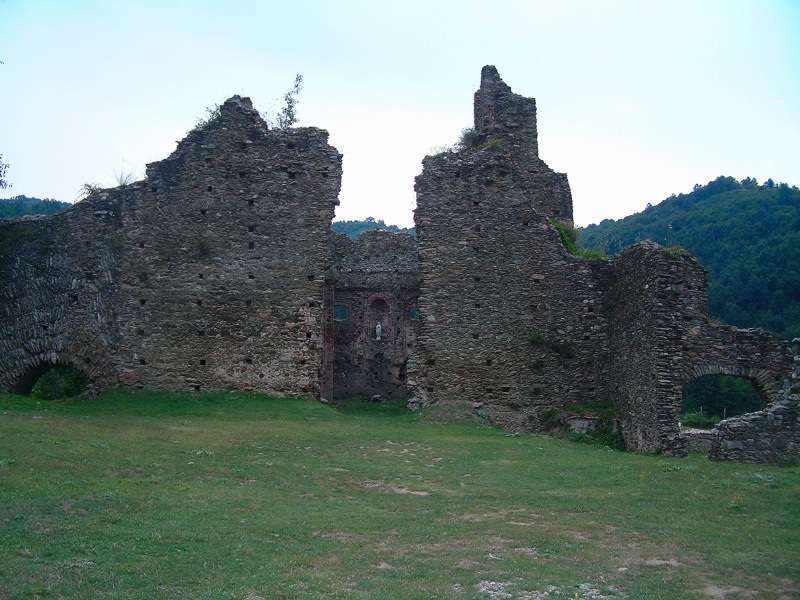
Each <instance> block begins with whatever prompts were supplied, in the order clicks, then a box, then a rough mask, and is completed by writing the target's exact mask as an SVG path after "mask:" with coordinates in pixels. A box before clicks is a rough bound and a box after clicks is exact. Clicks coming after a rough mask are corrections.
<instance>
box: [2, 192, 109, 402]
mask: <svg viewBox="0 0 800 600" xmlns="http://www.w3.org/2000/svg"><path fill="white" fill-rule="evenodd" d="M123 193H124V192H123V191H117V192H115V193H113V194H108V195H106V196H104V197H102V198H100V197H96V198H94V199H93V200H92V201H88V200H87V201H84V202H81V203H79V204H77V205H75V206H74V207H73V208H72V209H71V210H69V211H67V212H64V213H61V214H57V215H52V216H46V217H26V218H24V219H20V220H15V221H0V389H3V390H8V391H13V392H17V393H20V394H27V393H29V392H30V390H31V388H32V387H33V385H34V384H35V383H36V381H37V380H38V378H39V377H40V376H41V375H42V374H43V373H44V372H45V371H46V370H47V369H49V368H50V367H51V366H52V365H64V366H71V367H74V368H77V369H80V370H81V371H83V372H85V373H86V374H87V375H88V376H89V377H90V378H91V379H92V381H93V382H94V383H95V384H96V385H98V386H99V387H105V386H109V385H113V384H115V383H116V382H117V380H118V375H119V374H118V371H117V365H116V360H115V358H116V350H117V348H118V347H119V337H120V336H119V329H118V327H117V322H116V306H117V303H118V296H119V270H120V253H121V243H120V242H121V240H120V236H119V234H118V233H117V232H118V230H119V228H120V215H119V212H120V211H119V204H120V197H121V196H122V194H123Z"/></svg>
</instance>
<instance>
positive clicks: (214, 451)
mask: <svg viewBox="0 0 800 600" xmlns="http://www.w3.org/2000/svg"><path fill="white" fill-rule="evenodd" d="M430 420H431V419H426V415H425V414H422V415H419V414H411V413H405V412H404V411H401V410H397V409H395V408H392V407H386V406H385V405H374V404H369V405H366V404H359V405H356V406H350V407H339V408H336V407H330V406H325V405H322V404H319V403H317V402H314V401H312V400H307V399H299V400H287V399H275V398H269V397H265V396H259V395H250V394H243V393H231V394H218V395H187V394H184V395H178V394H173V395H169V394H155V393H144V392H139V393H133V392H113V393H107V394H104V395H102V396H100V397H98V398H96V399H93V400H83V401H80V402H74V401H72V402H52V403H47V402H42V403H37V402H36V401H35V400H29V399H23V398H20V397H16V396H0V599H3V600H6V599H16V598H98V599H102V598H119V599H123V598H124V599H130V598H142V599H145V598H146V599H161V598H163V599H180V598H203V599H209V598H237V599H241V600H246V599H249V600H257V599H258V598H269V599H273V598H326V599H327V598H411V599H426V600H427V599H430V598H453V599H471V598H480V599H490V600H499V599H504V598H509V599H518V598H524V599H526V600H535V599H557V598H564V599H575V598H578V599H586V600H589V599H593V600H601V599H603V598H614V599H622V598H626V599H638V598H641V599H644V598H647V599H650V598H665V599H667V598H669V599H676V600H677V599H685V598H715V599H718V598H730V599H733V598H759V599H770V598H771V599H791V598H800V469H798V468H794V467H792V468H777V467H768V466H758V465H738V464H716V463H709V462H707V461H706V460H705V458H704V457H702V456H692V457H690V458H688V459H683V460H681V459H669V458H664V457H658V456H644V455H635V454H626V453H620V452H613V451H610V450H607V449H602V448H597V447H592V446H586V445H578V444H572V443H569V442H566V441H563V440H556V439H550V438H545V437H538V436H528V435H506V434H503V433H502V432H499V431H497V430H494V429H491V428H488V427H483V426H480V425H446V426H445V425H436V424H433V423H430V422H428V421H430Z"/></svg>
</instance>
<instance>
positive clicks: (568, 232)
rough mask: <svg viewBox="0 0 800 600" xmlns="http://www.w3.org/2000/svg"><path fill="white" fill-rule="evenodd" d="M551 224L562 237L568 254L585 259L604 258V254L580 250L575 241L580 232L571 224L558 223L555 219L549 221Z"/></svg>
mask: <svg viewBox="0 0 800 600" xmlns="http://www.w3.org/2000/svg"><path fill="white" fill-rule="evenodd" d="M548 221H550V224H551V225H552V226H553V227H555V228H556V231H558V234H559V235H560V236H561V241H562V242H563V243H564V247H565V248H566V249H567V252H569V253H570V254H572V255H573V256H582V257H583V258H604V257H605V254H603V253H602V252H598V251H597V250H581V249H580V248H578V246H577V244H576V243H575V240H577V239H578V234H579V233H580V231H579V230H578V229H577V228H576V227H575V226H573V225H570V224H569V223H558V222H557V221H554V220H553V219H548Z"/></svg>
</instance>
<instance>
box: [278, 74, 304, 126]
mask: <svg viewBox="0 0 800 600" xmlns="http://www.w3.org/2000/svg"><path fill="white" fill-rule="evenodd" d="M302 83H303V76H302V75H300V74H299V73H298V74H297V75H296V76H295V78H294V86H292V89H290V90H289V91H288V92H286V93H285V94H284V95H283V102H284V105H283V108H282V109H281V112H280V113H278V128H279V129H285V128H287V127H291V126H292V125H294V124H295V123H297V112H296V108H297V102H298V100H297V96H298V95H299V94H300V90H302V89H303V88H302V86H301V84H302Z"/></svg>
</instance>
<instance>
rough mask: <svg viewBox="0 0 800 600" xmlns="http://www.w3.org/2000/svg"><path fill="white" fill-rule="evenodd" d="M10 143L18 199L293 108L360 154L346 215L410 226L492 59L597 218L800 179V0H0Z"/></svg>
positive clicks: (578, 204) (348, 152)
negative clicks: (231, 110)
mask: <svg viewBox="0 0 800 600" xmlns="http://www.w3.org/2000/svg"><path fill="white" fill-rule="evenodd" d="M0 60H2V61H3V63H4V64H2V65H0V154H1V155H2V156H3V159H2V160H3V162H5V163H8V164H9V165H10V167H9V169H8V173H7V178H8V180H9V181H10V182H11V183H12V184H13V187H12V188H10V189H7V190H3V191H2V192H0V197H10V196H15V195H18V194H24V195H26V196H33V197H39V198H52V199H55V200H62V201H69V202H72V201H74V200H75V199H76V197H77V196H78V194H79V190H80V188H81V186H82V185H83V184H84V183H98V184H101V185H102V186H104V187H106V186H107V187H110V186H113V185H114V184H115V173H119V172H121V171H124V172H126V173H127V172H134V173H135V174H136V175H137V178H140V177H143V176H144V166H145V164H146V163H148V162H153V161H157V160H161V159H163V158H166V157H167V156H168V155H169V154H170V153H171V152H172V151H173V150H174V148H175V142H176V141H177V140H180V139H181V138H183V137H184V135H185V134H186V132H187V131H188V130H190V129H191V128H192V127H193V126H194V125H195V122H196V119H197V118H198V117H202V116H203V115H204V113H205V109H206V107H209V106H213V105H214V104H215V103H222V102H223V101H224V100H225V99H226V98H228V97H230V96H232V95H234V94H240V95H243V96H249V97H250V98H251V99H252V100H253V103H254V105H255V106H256V107H257V108H258V109H260V110H262V111H263V110H268V109H269V108H270V106H271V105H272V106H274V107H279V106H280V98H281V97H282V96H283V94H284V92H286V91H287V90H288V89H290V88H291V85H292V83H293V81H294V76H295V74H297V73H300V74H302V75H303V77H304V82H303V90H302V92H301V93H300V96H299V104H298V115H299V118H300V123H299V125H313V126H317V127H322V128H324V129H327V130H328V131H329V132H330V142H331V144H332V145H333V146H335V147H336V148H338V149H339V151H340V152H342V153H343V154H344V176H343V181H342V192H341V194H340V206H339V207H338V208H337V212H336V218H337V220H343V219H363V218H365V217H367V216H372V217H375V218H376V219H384V220H385V221H386V222H387V223H394V224H397V225H400V226H410V225H412V223H413V216H412V211H413V208H414V203H415V198H414V190H413V184H414V177H415V176H416V175H417V174H419V172H420V171H421V168H422V166H421V160H422V158H423V157H424V156H425V155H426V154H430V153H431V151H432V150H433V149H434V148H436V147H438V146H443V145H448V144H452V143H453V142H454V141H455V140H456V139H457V137H458V135H459V132H460V131H461V129H462V128H463V127H467V126H470V125H472V96H473V93H474V92H475V90H476V89H477V87H478V85H479V83H480V70H481V67H482V66H483V65H486V64H492V65H495V66H496V67H497V69H498V71H499V72H500V75H501V77H503V79H504V80H505V81H506V83H507V84H509V85H510V86H511V88H512V89H513V90H514V91H515V92H516V93H518V94H522V95H524V96H532V97H535V98H536V99H537V108H538V126H539V150H540V155H541V158H542V159H543V160H544V161H545V162H547V163H548V164H549V165H550V167H552V168H553V169H554V170H556V171H560V172H566V173H567V174H568V175H569V181H570V184H571V186H572V194H573V200H574V205H575V220H576V222H577V223H578V224H580V225H587V224H589V223H593V222H598V221H600V220H601V219H604V218H620V217H623V216H626V215H628V214H631V213H634V212H637V211H640V210H642V209H643V208H644V207H645V205H646V204H647V203H653V204H655V203H657V202H659V201H661V200H663V199H664V198H666V197H668V196H669V195H670V194H672V193H676V194H677V193H680V192H689V191H691V189H692V187H693V186H694V184H695V183H706V182H708V181H709V180H711V179H714V178H716V177H717V176H719V175H732V176H734V177H736V178H738V179H742V178H744V177H748V176H750V177H756V178H757V179H758V180H759V181H760V182H763V181H764V180H766V179H767V178H770V177H771V178H772V179H774V180H775V181H776V182H777V181H785V182H787V183H789V184H790V185H800V0H783V1H781V0H719V1H717V0H690V1H685V2H684V1H681V0H663V1H658V0H631V1H622V0H619V1H611V0H608V1H603V0H572V1H570V0H558V1H534V0H528V1H511V0H493V1H488V0H481V1H477V2H471V1H455V0H448V1H436V0H421V1H416V0H398V1H392V2H389V1H386V2H383V1H380V0H371V1H356V0H336V1H334V0H328V1H323V0H286V1H284V0H274V1H266V0H264V1H260V2H256V1H250V2H248V1H244V0H226V1H224V2H223V1H210V0H141V1H136V2H134V1H125V0H50V1H48V0H0Z"/></svg>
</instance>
